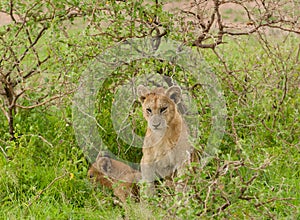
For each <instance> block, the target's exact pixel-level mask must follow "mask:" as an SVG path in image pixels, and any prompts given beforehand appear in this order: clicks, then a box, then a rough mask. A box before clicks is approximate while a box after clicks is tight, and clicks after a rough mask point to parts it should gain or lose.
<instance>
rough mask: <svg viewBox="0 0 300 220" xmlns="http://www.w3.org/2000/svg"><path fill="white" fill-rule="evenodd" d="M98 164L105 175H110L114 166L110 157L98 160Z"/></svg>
mask: <svg viewBox="0 0 300 220" xmlns="http://www.w3.org/2000/svg"><path fill="white" fill-rule="evenodd" d="M96 164H97V168H98V169H99V170H102V171H103V172H104V173H110V171H111V167H112V165H111V160H110V158H109V157H99V158H97V161H96Z"/></svg>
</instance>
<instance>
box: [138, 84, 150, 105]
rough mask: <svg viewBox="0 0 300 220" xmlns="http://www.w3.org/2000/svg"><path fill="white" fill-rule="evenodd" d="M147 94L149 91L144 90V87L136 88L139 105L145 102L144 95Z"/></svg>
mask: <svg viewBox="0 0 300 220" xmlns="http://www.w3.org/2000/svg"><path fill="white" fill-rule="evenodd" d="M149 93H150V91H149V89H148V88H146V87H145V86H143V85H139V86H138V87H137V95H138V97H139V100H140V102H141V103H143V102H144V101H145V99H146V95H147V94H149Z"/></svg>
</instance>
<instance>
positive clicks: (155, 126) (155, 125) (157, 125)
mask: <svg viewBox="0 0 300 220" xmlns="http://www.w3.org/2000/svg"><path fill="white" fill-rule="evenodd" d="M160 124H161V123H160V122H159V123H158V124H153V127H154V128H155V129H157V128H158V127H159V126H160Z"/></svg>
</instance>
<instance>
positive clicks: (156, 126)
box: [149, 115, 166, 131]
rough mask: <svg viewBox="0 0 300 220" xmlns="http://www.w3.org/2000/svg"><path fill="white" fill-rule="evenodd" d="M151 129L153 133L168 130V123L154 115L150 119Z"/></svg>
mask: <svg viewBox="0 0 300 220" xmlns="http://www.w3.org/2000/svg"><path fill="white" fill-rule="evenodd" d="M149 127H150V129H151V130H152V131H160V130H164V129H165V128H166V121H165V120H164V119H162V118H161V116H159V115H154V116H152V117H151V118H150V121H149Z"/></svg>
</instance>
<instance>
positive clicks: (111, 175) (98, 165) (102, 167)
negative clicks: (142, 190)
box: [88, 156, 141, 202]
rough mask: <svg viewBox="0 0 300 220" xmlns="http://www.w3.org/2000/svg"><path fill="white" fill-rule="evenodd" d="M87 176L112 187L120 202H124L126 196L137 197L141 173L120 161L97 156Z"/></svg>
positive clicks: (93, 180)
mask: <svg viewBox="0 0 300 220" xmlns="http://www.w3.org/2000/svg"><path fill="white" fill-rule="evenodd" d="M88 178H90V180H91V181H92V182H94V183H98V184H100V185H103V186H105V187H108V188H110V189H112V190H113V192H114V195H115V196H117V197H118V198H119V199H120V200H121V202H125V201H126V198H128V197H133V198H137V197H138V194H139V192H138V186H137V182H138V181H139V180H140V179H141V173H140V172H139V171H137V170H135V169H133V168H131V167H130V166H129V165H127V164H125V163H122V162H120V161H117V160H114V159H112V158H109V157H101V156H100V157H98V158H97V160H96V162H95V163H93V164H92V165H91V167H90V168H89V170H88Z"/></svg>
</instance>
